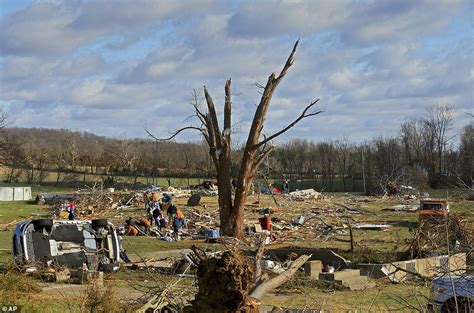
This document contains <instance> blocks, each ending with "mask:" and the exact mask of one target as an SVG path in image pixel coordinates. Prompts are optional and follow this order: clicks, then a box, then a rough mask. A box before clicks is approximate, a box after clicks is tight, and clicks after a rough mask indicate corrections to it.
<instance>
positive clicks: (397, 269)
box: [357, 253, 466, 282]
mask: <svg viewBox="0 0 474 313" xmlns="http://www.w3.org/2000/svg"><path fill="white" fill-rule="evenodd" d="M357 267H358V268H360V270H361V274H362V275H366V276H369V277H371V278H383V277H388V278H389V279H390V280H391V281H395V282H401V281H404V280H406V279H409V278H411V277H413V276H422V277H426V278H431V277H435V276H440V275H443V274H454V275H461V274H464V273H465V272H466V254H465V253H458V254H454V255H452V256H450V257H449V256H447V255H440V256H434V257H429V258H423V259H413V260H407V261H399V262H393V263H386V264H369V263H361V264H358V265H357Z"/></svg>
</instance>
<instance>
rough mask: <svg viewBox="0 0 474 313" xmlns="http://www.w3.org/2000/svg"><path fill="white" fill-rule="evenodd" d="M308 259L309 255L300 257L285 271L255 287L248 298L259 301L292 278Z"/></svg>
mask: <svg viewBox="0 0 474 313" xmlns="http://www.w3.org/2000/svg"><path fill="white" fill-rule="evenodd" d="M309 258H311V255H301V256H300V257H299V258H297V259H296V260H294V261H293V262H292V263H291V265H290V267H288V269H287V270H286V271H284V272H283V273H281V274H280V275H277V276H276V277H274V278H272V279H270V280H267V281H266V282H263V283H261V284H260V285H258V286H256V287H255V288H254V289H253V291H252V292H251V293H250V296H251V297H252V298H255V299H258V300H261V299H262V298H263V297H264V296H265V295H266V294H267V293H268V292H270V291H272V290H273V289H275V288H278V287H279V286H281V285H282V284H283V283H285V282H286V281H288V280H289V279H290V278H291V277H293V275H295V273H296V271H297V270H298V269H299V268H300V267H301V266H303V264H305V263H306V261H308V260H309Z"/></svg>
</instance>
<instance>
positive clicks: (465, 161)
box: [459, 123, 474, 187]
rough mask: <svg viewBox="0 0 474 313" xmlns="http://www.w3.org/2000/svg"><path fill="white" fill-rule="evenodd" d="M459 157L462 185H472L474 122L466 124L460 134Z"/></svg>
mask: <svg viewBox="0 0 474 313" xmlns="http://www.w3.org/2000/svg"><path fill="white" fill-rule="evenodd" d="M459 154H460V158H461V166H460V168H461V175H460V177H461V179H462V182H463V183H464V185H466V186H467V187H472V181H473V178H472V177H473V172H474V124H473V123H470V124H468V125H466V126H465V127H464V129H463V132H462V134H461V146H460V148H459Z"/></svg>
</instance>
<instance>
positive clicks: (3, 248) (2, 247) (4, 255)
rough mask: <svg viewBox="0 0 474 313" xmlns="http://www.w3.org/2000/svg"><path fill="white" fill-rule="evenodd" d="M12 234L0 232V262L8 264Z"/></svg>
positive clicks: (10, 255)
mask: <svg viewBox="0 0 474 313" xmlns="http://www.w3.org/2000/svg"><path fill="white" fill-rule="evenodd" d="M11 249H12V232H11V231H0V262H9V261H11V260H12V259H13V257H12V252H11Z"/></svg>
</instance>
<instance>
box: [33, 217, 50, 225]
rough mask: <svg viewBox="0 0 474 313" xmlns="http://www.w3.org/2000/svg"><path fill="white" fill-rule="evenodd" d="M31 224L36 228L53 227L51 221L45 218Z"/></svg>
mask: <svg viewBox="0 0 474 313" xmlns="http://www.w3.org/2000/svg"><path fill="white" fill-rule="evenodd" d="M33 224H34V225H35V226H37V227H51V226H53V221H52V220H50V219H47V218H42V219H40V220H35V221H33Z"/></svg>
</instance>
